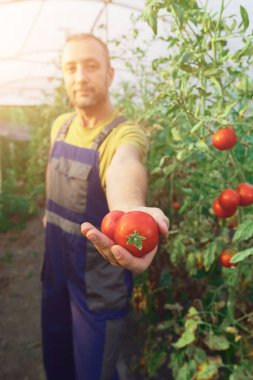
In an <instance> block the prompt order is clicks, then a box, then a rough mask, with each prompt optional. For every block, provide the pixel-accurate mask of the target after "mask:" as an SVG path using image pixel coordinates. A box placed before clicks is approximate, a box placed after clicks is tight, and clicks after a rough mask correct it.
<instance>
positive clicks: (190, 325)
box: [173, 307, 201, 348]
mask: <svg viewBox="0 0 253 380" xmlns="http://www.w3.org/2000/svg"><path fill="white" fill-rule="evenodd" d="M186 318H187V319H186V322H185V330H184V332H183V334H182V335H181V337H180V338H179V339H178V341H177V342H176V343H173V346H174V347H175V348H183V347H186V346H188V345H189V344H191V343H192V342H194V340H195V339H196V336H195V332H196V330H197V328H198V325H199V323H200V321H201V319H200V316H199V314H198V312H197V310H196V309H195V308H194V307H190V309H189V311H188V313H187V316H186Z"/></svg>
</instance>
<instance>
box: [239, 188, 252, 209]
mask: <svg viewBox="0 0 253 380" xmlns="http://www.w3.org/2000/svg"><path fill="white" fill-rule="evenodd" d="M236 191H238V193H239V196H240V206H248V205H251V204H252V203H253V186H252V185H251V184H249V183H240V184H239V185H238V186H237V188H236Z"/></svg>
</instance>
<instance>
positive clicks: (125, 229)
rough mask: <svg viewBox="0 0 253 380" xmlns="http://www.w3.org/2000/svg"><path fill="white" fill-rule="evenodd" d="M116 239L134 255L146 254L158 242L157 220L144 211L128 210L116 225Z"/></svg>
mask: <svg viewBox="0 0 253 380" xmlns="http://www.w3.org/2000/svg"><path fill="white" fill-rule="evenodd" d="M114 240H115V242H116V243H117V244H119V245H121V246H122V247H124V248H126V249H127V250H128V251H129V252H131V253H132V254H133V255H134V256H138V257H141V256H144V255H146V254H147V253H149V252H151V251H152V250H153V249H154V248H155V247H156V246H157V244H158V241H159V231H158V226H157V222H156V221H155V219H154V218H153V217H152V216H151V215H149V214H147V213H146V212H143V211H129V212H126V213H125V214H124V215H123V216H122V217H121V218H120V219H119V220H118V222H117V224H116V226H115V231H114Z"/></svg>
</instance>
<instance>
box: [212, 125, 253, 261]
mask: <svg viewBox="0 0 253 380" xmlns="http://www.w3.org/2000/svg"><path fill="white" fill-rule="evenodd" d="M236 142H237V136H236V133H235V131H234V129H233V128H232V127H231V126H228V127H226V128H222V129H220V130H219V131H217V132H216V133H215V134H214V135H213V137H212V144H213V146H214V147H215V148H216V149H218V150H228V149H231V148H233V147H234V146H235V145H236ZM251 204H253V186H252V185H251V184H249V183H240V184H239V185H238V186H237V187H236V188H235V189H230V188H229V189H225V190H224V191H223V192H222V193H221V194H220V195H219V197H218V198H216V199H215V200H214V202H213V211H214V213H215V215H216V216H217V217H218V218H229V217H231V216H233V215H234V214H235V213H236V211H237V208H238V207H239V206H248V205H251ZM234 254H235V252H234V251H233V250H230V249H226V250H224V251H223V252H222V253H221V254H220V257H219V261H220V263H221V265H223V266H225V267H228V268H230V267H233V266H236V264H232V263H231V262H230V260H231V258H232V257H233V256H234Z"/></svg>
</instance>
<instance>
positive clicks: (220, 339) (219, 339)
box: [205, 333, 229, 351]
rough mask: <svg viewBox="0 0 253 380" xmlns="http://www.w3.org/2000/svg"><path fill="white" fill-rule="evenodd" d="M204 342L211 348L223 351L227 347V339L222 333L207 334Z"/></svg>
mask: <svg viewBox="0 0 253 380" xmlns="http://www.w3.org/2000/svg"><path fill="white" fill-rule="evenodd" d="M205 343H206V345H207V346H208V347H209V348H210V349H211V350H218V351H225V350H227V349H228V348H229V341H228V340H227V338H226V337H225V336H222V335H214V334H212V333H211V334H208V335H207V337H206V339H205Z"/></svg>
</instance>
